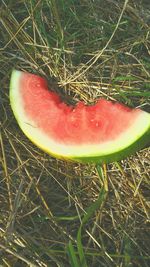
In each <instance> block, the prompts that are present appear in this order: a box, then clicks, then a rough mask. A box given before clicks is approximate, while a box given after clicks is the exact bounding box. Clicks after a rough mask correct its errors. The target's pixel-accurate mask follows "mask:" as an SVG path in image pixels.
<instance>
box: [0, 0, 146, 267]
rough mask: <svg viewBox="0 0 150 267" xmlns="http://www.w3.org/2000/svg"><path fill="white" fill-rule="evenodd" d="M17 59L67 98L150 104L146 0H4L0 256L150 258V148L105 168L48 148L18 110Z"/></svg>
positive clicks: (84, 261) (14, 260) (107, 266)
mask: <svg viewBox="0 0 150 267" xmlns="http://www.w3.org/2000/svg"><path fill="white" fill-rule="evenodd" d="M13 68H16V69H21V70H24V71H29V72H31V73H36V74H40V75H42V76H44V77H46V78H47V79H48V81H49V84H50V85H51V86H52V87H53V88H54V90H56V91H57V92H59V94H60V95H61V96H62V97H63V99H64V101H66V102H67V103H68V104H73V105H74V104H76V103H77V102H78V101H79V100H82V101H84V102H85V103H87V104H92V103H94V102H95V101H96V99H98V98H99V97H105V98H107V99H110V100H117V101H120V102H122V103H124V104H126V105H128V106H130V107H140V108H142V109H143V110H145V111H150V4H149V0H147V1H146V0H143V1H142V0H132V1H131V0H129V1H128V0H125V1H122V0H105V1H102V0H67V1H65V0H43V1H41V0H16V1H13V0H2V1H1V2H0V266H2V267H8V266H9V267H21V266H37V267H46V266H52V267H55V266H59V267H69V266H71V267H89V266H91V267H149V266H150V217H149V215H150V213H149V211H150V180H149V178H150V149H149V148H145V149H143V150H142V151H139V152H138V153H136V154H135V155H133V156H131V157H129V158H127V159H125V160H122V161H121V162H118V163H117V162H114V163H112V164H108V165H107V166H106V165H104V166H103V168H100V167H99V168H98V167H97V168H96V167H95V166H94V165H90V164H84V165H83V164H77V163H69V162H66V161H62V160H58V159H55V158H53V157H50V156H49V155H47V154H46V153H44V152H43V151H41V150H40V149H38V148H37V147H35V146H34V145H33V144H32V143H31V142H30V141H29V140H28V139H27V138H26V137H25V136H24V134H23V133H22V132H21V130H20V128H19V127H18V125H17V122H16V120H15V118H14V116H13V113H12V110H11V108H10V102H9V81H10V75H11V72H12V69H13Z"/></svg>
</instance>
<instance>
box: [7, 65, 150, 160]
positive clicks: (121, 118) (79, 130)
mask: <svg viewBox="0 0 150 267" xmlns="http://www.w3.org/2000/svg"><path fill="white" fill-rule="evenodd" d="M10 102H11V107H12V110H13V112H14V115H15V117H16V120H17V121H18V124H19V126H20V128H21V129H22V131H23V132H24V133H25V135H26V136H27V137H28V138H29V139H30V140H31V141H32V142H33V143H34V144H36V145H37V146H38V147H40V148H41V149H43V150H44V151H46V152H47V153H49V154H51V155H54V156H55V157H58V158H65V159H70V160H75V161H81V162H99V163H103V162H113V161H118V160H121V159H123V158H125V157H127V156H128V155H131V154H133V153H134V152H136V151H137V150H139V149H141V148H143V147H144V146H146V145H147V144H148V142H149V141H150V114H149V113H147V112H145V111H142V110H140V109H131V108H129V107H126V106H125V105H122V104H119V103H116V102H115V103H114V102H112V101H108V100H105V99H103V98H102V99H99V100H98V101H97V103H96V104H95V105H93V106H87V105H85V104H84V103H82V102H79V103H78V104H77V105H76V106H75V107H73V106H69V105H67V104H65V103H63V102H62V101H61V99H60V97H59V96H58V94H56V93H54V92H52V91H50V90H49V89H48V84H47V82H46V80H45V79H44V78H42V77H39V76H37V75H34V74H30V73H26V72H22V71H18V70H14V71H13V72H12V75H11V82H10Z"/></svg>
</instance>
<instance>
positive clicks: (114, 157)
mask: <svg viewBox="0 0 150 267" xmlns="http://www.w3.org/2000/svg"><path fill="white" fill-rule="evenodd" d="M149 145H150V127H149V129H148V130H147V132H146V133H145V134H144V135H143V136H141V137H140V138H139V139H138V140H136V141H135V142H134V143H133V144H131V145H130V146H128V147H126V148H125V149H123V150H120V151H117V152H115V153H112V154H109V155H103V156H101V157H98V156H96V157H90V156H89V157H88V158H87V157H84V158H82V159H81V158H80V157H73V158H72V160H75V161H78V162H83V163H88V162H91V163H111V162H115V161H120V160H123V159H125V158H127V157H129V156H131V155H133V154H134V153H136V152H137V151H139V150H141V149H143V148H146V147H148V146H149Z"/></svg>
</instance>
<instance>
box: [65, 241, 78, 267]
mask: <svg viewBox="0 0 150 267" xmlns="http://www.w3.org/2000/svg"><path fill="white" fill-rule="evenodd" d="M67 252H68V255H69V259H70V264H71V267H81V265H80V264H79V261H78V258H77V256H76V253H75V249H74V247H73V245H72V242H71V241H69V244H68V248H67Z"/></svg>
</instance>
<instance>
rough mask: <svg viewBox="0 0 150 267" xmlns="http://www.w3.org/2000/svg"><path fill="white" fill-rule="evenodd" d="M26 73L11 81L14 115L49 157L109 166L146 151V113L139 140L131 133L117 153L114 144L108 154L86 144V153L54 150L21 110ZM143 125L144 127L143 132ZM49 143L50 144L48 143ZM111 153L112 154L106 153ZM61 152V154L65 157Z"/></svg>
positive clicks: (149, 117)
mask: <svg viewBox="0 0 150 267" xmlns="http://www.w3.org/2000/svg"><path fill="white" fill-rule="evenodd" d="M22 73H23V72H21V71H17V70H13V72H12V75H11V80H10V104H11V107H12V110H13V112H14V115H15V117H16V120H17V122H18V124H19V126H20V128H21V129H22V131H23V132H24V134H25V135H26V136H27V137H28V138H29V139H30V140H31V141H32V142H33V143H34V144H35V145H37V146H38V147H39V148H41V149H43V150H44V151H45V152H47V153H48V154H51V155H53V156H55V157H57V158H61V159H68V160H72V161H77V162H85V163H86V162H95V163H104V162H106V163H109V162H114V161H119V160H121V159H124V158H126V157H128V156H130V155H132V154H134V153H135V152H136V151H139V150H140V149H142V148H143V147H145V146H146V145H147V144H148V143H149V141H150V114H149V113H147V112H143V111H142V117H143V118H142V117H141V118H140V119H139V121H138V123H140V122H141V127H140V133H138V134H137V133H135V136H136V138H135V139H134V138H133V137H132V138H131V134H132V131H131V133H130V136H129V135H125V138H126V139H127V138H128V139H131V140H130V141H129V140H126V139H125V141H124V144H121V146H120V147H119V146H118V147H115V149H114V144H112V147H111V149H112V151H111V149H109V146H108V145H107V147H106V149H105V151H97V149H96V148H97V147H96V146H95V145H93V146H92V145H91V147H92V149H91V154H90V153H89V146H88V145H87V146H85V144H84V148H83V149H82V148H80V146H79V149H76V147H74V149H73V146H67V145H66V146H64V145H63V146H62V147H61V144H57V143H56V144H55V143H54V144H53V140H52V146H51V147H50V143H48V139H47V136H46V135H45V134H43V133H41V132H40V131H39V130H38V133H36V129H34V122H30V121H28V120H27V121H26V116H25V115H26V114H23V109H22V110H21V108H22V103H21V101H20V100H19V86H18V84H17V83H18V81H19V78H20V76H21V74H22ZM19 101H20V102H19ZM21 112H22V113H21ZM142 124H143V129H141V128H142ZM136 127H137V125H136ZM136 127H135V128H136ZM35 128H36V127H35ZM133 129H134V126H133ZM133 129H131V130H133ZM136 130H137V128H136ZM138 130H139V126H138ZM133 134H134V131H133ZM41 139H42V142H41V143H40V142H39V140H40V141H41ZM45 139H46V140H47V141H45ZM43 140H44V141H43ZM50 141H51V140H50ZM121 141H122V140H121ZM127 144H128V145H127ZM55 146H56V147H57V149H56V148H55V149H52V147H53V148H54V147H55ZM63 148H64V149H63ZM67 149H68V150H67ZM117 149H118V150H117ZM65 150H66V151H67V154H65V153H62V151H65ZM107 150H108V152H109V153H108V152H106V151H107ZM59 151H61V153H60V152H59ZM68 151H69V153H68ZM58 152H59V153H58Z"/></svg>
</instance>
